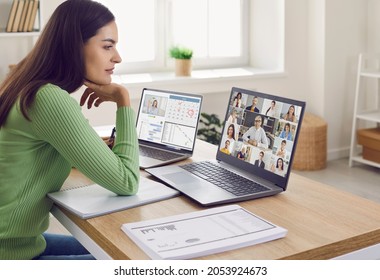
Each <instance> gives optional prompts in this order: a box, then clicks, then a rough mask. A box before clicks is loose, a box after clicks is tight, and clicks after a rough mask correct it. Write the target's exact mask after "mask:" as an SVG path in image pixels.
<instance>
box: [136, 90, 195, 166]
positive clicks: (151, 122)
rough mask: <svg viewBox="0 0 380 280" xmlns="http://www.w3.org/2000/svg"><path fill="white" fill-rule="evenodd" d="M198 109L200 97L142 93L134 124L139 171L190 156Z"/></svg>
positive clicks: (171, 93)
mask: <svg viewBox="0 0 380 280" xmlns="http://www.w3.org/2000/svg"><path fill="white" fill-rule="evenodd" d="M201 105H202V96H201V95H195V94H188V93H182V92H173V91H167V90H157V89H148V88H144V89H143V91H142V96H141V101H140V107H139V111H138V116H137V122H136V128H137V136H138V140H139V147H140V168H142V169H145V168H149V167H154V166H161V165H165V164H168V163H172V162H176V161H180V160H183V159H186V158H189V157H191V156H192V155H193V150H194V144H195V139H196V136H197V129H198V123H199V116H200V111H201Z"/></svg>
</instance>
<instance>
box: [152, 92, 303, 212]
mask: <svg viewBox="0 0 380 280" xmlns="http://www.w3.org/2000/svg"><path fill="white" fill-rule="evenodd" d="M305 105H306V104H305V102H303V101H299V100H293V99H289V98H284V97H279V96H274V95H271V94H267V93H261V92H256V91H251V90H247V89H241V88H236V87H233V88H232V90H231V95H230V97H229V101H228V106H227V110H226V115H225V124H224V128H223V130H222V138H221V141H220V143H219V147H218V151H217V154H216V159H213V160H210V161H202V162H193V163H189V164H186V165H176V166H166V167H157V168H149V169H147V170H146V171H147V172H148V173H150V174H152V175H153V176H155V177H157V178H159V179H160V180H162V181H163V182H165V183H167V184H169V185H170V186H172V187H173V188H175V189H177V190H179V191H180V192H182V193H183V194H185V195H187V196H189V197H191V198H192V199H194V200H196V201H198V202H199V203H200V204H202V205H205V206H206V205H215V204H221V203H230V202H238V201H244V200H250V199H254V198H260V197H266V196H272V195H275V194H278V193H281V192H284V191H285V190H286V188H287V184H288V180H289V175H290V171H291V166H292V161H293V159H294V154H295V150H296V145H297V139H298V135H299V132H300V127H301V123H302V118H303V114H304V111H305Z"/></svg>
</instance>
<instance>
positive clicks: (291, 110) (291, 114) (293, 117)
mask: <svg viewBox="0 0 380 280" xmlns="http://www.w3.org/2000/svg"><path fill="white" fill-rule="evenodd" d="M295 112H296V108H295V107H294V105H290V106H289V110H288V112H287V113H286V114H285V116H284V120H287V121H290V122H297V117H296V115H295Z"/></svg>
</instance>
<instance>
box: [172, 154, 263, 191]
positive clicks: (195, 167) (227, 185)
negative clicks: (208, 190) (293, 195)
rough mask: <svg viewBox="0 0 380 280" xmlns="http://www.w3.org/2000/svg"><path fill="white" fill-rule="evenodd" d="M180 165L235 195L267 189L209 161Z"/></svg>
mask: <svg viewBox="0 0 380 280" xmlns="http://www.w3.org/2000/svg"><path fill="white" fill-rule="evenodd" d="M180 167H182V168H183V169H185V170H187V171H189V172H190V173H192V174H194V175H196V176H198V177H201V178H202V179H205V180H206V181H208V182H210V183H212V184H214V185H216V186H218V187H220V188H222V189H224V190H226V191H228V192H230V193H232V194H234V195H236V196H242V195H249V194H254V193H258V192H262V191H266V190H269V189H268V188H267V187H264V186H263V185H260V184H258V183H256V182H253V181H251V180H249V179H247V178H245V177H243V176H240V175H238V174H236V173H233V172H231V171H229V170H227V169H225V168H223V167H221V166H219V165H216V164H214V163H212V162H209V161H204V162H193V163H189V164H185V165H181V166H180Z"/></svg>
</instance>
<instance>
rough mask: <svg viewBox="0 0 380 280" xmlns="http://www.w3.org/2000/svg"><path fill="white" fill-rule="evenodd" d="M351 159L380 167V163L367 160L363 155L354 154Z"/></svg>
mask: <svg viewBox="0 0 380 280" xmlns="http://www.w3.org/2000/svg"><path fill="white" fill-rule="evenodd" d="M351 160H353V161H356V162H360V163H364V164H367V165H371V166H374V167H378V168H380V163H377V162H374V161H371V160H366V159H364V158H363V157H362V156H361V155H357V156H354V157H352V158H351Z"/></svg>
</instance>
